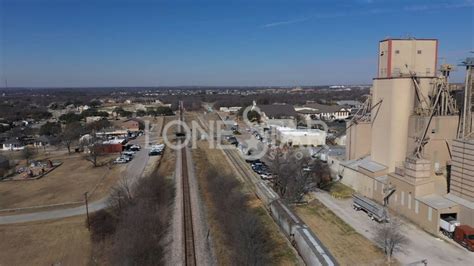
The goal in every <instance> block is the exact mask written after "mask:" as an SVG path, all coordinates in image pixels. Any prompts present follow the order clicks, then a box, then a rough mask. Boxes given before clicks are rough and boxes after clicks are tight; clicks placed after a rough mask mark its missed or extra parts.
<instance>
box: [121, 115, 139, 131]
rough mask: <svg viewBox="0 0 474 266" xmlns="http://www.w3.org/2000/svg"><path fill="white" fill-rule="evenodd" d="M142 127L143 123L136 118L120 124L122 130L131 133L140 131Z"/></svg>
mask: <svg viewBox="0 0 474 266" xmlns="http://www.w3.org/2000/svg"><path fill="white" fill-rule="evenodd" d="M143 125H144V124H143V121H142V120H140V119H137V118H130V119H127V120H125V121H123V122H122V128H124V129H127V130H128V131H132V132H137V131H140V128H143Z"/></svg>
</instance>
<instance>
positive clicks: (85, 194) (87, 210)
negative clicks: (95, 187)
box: [84, 192, 91, 231]
mask: <svg viewBox="0 0 474 266" xmlns="http://www.w3.org/2000/svg"><path fill="white" fill-rule="evenodd" d="M87 193H88V192H85V193H84V200H85V202H86V214H87V229H88V230H89V231H90V230H91V222H90V220H89V205H88V202H87Z"/></svg>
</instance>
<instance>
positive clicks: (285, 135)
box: [275, 127, 326, 146]
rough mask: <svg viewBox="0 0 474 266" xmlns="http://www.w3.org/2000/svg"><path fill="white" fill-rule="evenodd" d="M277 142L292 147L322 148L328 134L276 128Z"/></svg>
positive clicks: (317, 131)
mask: <svg viewBox="0 0 474 266" xmlns="http://www.w3.org/2000/svg"><path fill="white" fill-rule="evenodd" d="M275 131H276V132H275V133H276V140H277V141H278V142H279V143H281V144H288V145H290V146H320V145H324V144H326V132H325V131H323V130H319V129H294V128H289V127H275Z"/></svg>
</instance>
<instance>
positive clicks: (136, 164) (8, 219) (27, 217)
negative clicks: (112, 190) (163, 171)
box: [0, 127, 159, 224]
mask: <svg viewBox="0 0 474 266" xmlns="http://www.w3.org/2000/svg"><path fill="white" fill-rule="evenodd" d="M158 130H159V129H157V128H156V127H153V128H152V129H151V133H150V135H151V136H150V142H155V141H156V140H157V138H158V136H159V132H157V131H158ZM130 143H134V144H140V145H141V146H142V148H143V147H144V146H145V137H144V136H141V137H138V138H137V139H136V140H133V141H130ZM148 159H149V156H148V151H147V150H145V149H142V150H141V151H139V152H137V153H136V154H135V158H134V159H133V160H132V161H131V162H129V163H128V164H127V166H126V168H125V175H124V176H125V177H126V178H127V179H128V180H129V181H130V184H131V185H132V187H133V186H135V185H136V183H137V181H138V180H139V179H140V177H141V176H142V174H143V171H144V170H145V167H146V165H147V163H148ZM107 200H108V197H105V198H102V199H100V200H97V201H94V202H90V203H89V212H94V211H98V210H100V209H103V208H105V207H107ZM85 213H86V206H85V205H82V206H79V207H74V208H67V209H60V210H51V211H39V212H34V213H27V214H16V215H5V216H0V224H12V223H24V222H33V221H41V220H49V219H59V218H65V217H71V216H76V215H81V214H85Z"/></svg>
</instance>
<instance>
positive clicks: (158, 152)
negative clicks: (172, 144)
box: [148, 150, 163, 156]
mask: <svg viewBox="0 0 474 266" xmlns="http://www.w3.org/2000/svg"><path fill="white" fill-rule="evenodd" d="M162 153H163V152H162V151H160V150H151V151H150V152H149V153H148V155H150V156H157V155H161V154H162Z"/></svg>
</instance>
